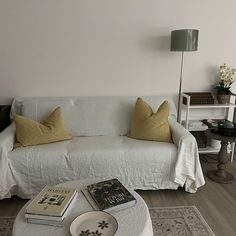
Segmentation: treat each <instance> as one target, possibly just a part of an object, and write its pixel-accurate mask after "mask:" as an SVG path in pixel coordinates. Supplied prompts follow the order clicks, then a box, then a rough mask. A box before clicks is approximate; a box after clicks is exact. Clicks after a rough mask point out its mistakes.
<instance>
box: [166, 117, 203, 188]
mask: <svg viewBox="0 0 236 236" xmlns="http://www.w3.org/2000/svg"><path fill="white" fill-rule="evenodd" d="M169 124H170V128H171V133H172V139H173V142H174V144H175V145H176V146H177V147H178V154H177V160H176V165H175V170H174V176H173V177H174V182H176V183H178V184H180V185H181V186H185V190H186V191H187V192H191V193H194V192H196V191H197V189H198V188H199V187H201V186H202V185H204V184H205V180H204V177H203V172H202V168H201V164H200V160H199V155H198V147H197V142H196V140H195V138H194V137H193V135H192V134H191V133H190V132H189V131H188V130H186V129H185V128H184V127H183V126H182V125H180V124H179V123H177V121H176V120H175V119H172V118H170V119H169Z"/></svg>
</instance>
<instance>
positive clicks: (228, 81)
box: [215, 63, 236, 94]
mask: <svg viewBox="0 0 236 236" xmlns="http://www.w3.org/2000/svg"><path fill="white" fill-rule="evenodd" d="M235 75H236V69H234V68H231V67H229V66H228V65H227V64H226V63H224V64H223V65H221V66H220V76H219V84H218V85H217V86H216V87H215V88H216V90H217V93H218V94H231V91H230V88H231V85H232V83H233V82H234V80H235Z"/></svg>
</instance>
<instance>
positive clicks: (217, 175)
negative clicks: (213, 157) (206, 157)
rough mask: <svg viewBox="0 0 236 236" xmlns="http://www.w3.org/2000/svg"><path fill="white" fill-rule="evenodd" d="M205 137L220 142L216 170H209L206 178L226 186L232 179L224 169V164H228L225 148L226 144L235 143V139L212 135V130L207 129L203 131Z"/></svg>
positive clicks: (216, 134)
mask: <svg viewBox="0 0 236 236" xmlns="http://www.w3.org/2000/svg"><path fill="white" fill-rule="evenodd" d="M205 134H206V136H208V137H210V138H212V139H216V140H220V141H221V148H220V152H219V154H218V158H217V161H218V165H217V170H210V171H208V172H207V176H208V177H209V178H210V179H211V180H213V181H215V182H217V183H221V184H228V183H231V182H232V181H233V179H234V177H233V175H231V174H230V173H229V172H227V171H226V170H225V169H226V164H227V162H228V153H227V146H228V143H229V142H230V143H232V142H235V141H236V137H228V136H223V135H220V134H219V133H214V132H212V130H210V129H208V130H206V131H205Z"/></svg>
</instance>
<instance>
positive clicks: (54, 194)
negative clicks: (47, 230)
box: [25, 186, 78, 226]
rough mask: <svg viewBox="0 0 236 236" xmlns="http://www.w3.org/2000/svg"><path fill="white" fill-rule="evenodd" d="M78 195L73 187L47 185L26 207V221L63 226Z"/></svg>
mask: <svg viewBox="0 0 236 236" xmlns="http://www.w3.org/2000/svg"><path fill="white" fill-rule="evenodd" d="M77 195H78V193H77V191H76V190H75V189H72V188H63V187H50V186H46V187H45V188H44V189H43V190H42V191H41V192H40V193H39V194H38V195H37V196H36V197H35V198H34V199H33V200H32V201H31V202H30V204H29V205H28V206H27V207H26V212H25V218H26V221H27V222H28V223H34V224H46V225H53V226H63V225H64V224H65V220H66V217H67V215H68V213H69V212H70V210H71V208H72V205H73V203H74V202H75V201H76V198H77Z"/></svg>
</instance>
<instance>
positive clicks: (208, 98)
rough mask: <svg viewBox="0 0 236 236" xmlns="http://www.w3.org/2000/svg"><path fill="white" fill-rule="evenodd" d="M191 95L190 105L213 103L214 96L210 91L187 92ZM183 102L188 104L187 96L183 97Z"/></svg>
mask: <svg viewBox="0 0 236 236" xmlns="http://www.w3.org/2000/svg"><path fill="white" fill-rule="evenodd" d="M184 94H187V95H188V96H190V105H201V104H213V103H214V98H213V96H212V94H211V93H210V92H191V93H190V92H187V93H184ZM183 104H185V105H187V98H186V97H183Z"/></svg>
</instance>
